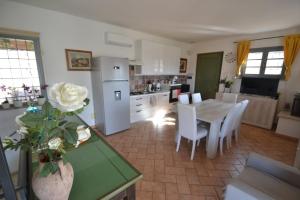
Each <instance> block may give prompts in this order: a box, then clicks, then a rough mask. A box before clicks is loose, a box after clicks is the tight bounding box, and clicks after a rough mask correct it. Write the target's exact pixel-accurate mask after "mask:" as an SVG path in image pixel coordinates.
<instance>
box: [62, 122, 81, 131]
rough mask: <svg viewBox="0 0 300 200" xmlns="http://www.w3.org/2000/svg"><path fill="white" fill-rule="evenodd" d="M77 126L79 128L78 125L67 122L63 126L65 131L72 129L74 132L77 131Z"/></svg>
mask: <svg viewBox="0 0 300 200" xmlns="http://www.w3.org/2000/svg"><path fill="white" fill-rule="evenodd" d="M77 126H79V123H76V122H67V123H66V124H65V126H64V127H65V129H74V130H75V131H76V130H77Z"/></svg>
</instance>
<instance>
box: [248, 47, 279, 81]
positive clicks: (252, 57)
mask: <svg viewBox="0 0 300 200" xmlns="http://www.w3.org/2000/svg"><path fill="white" fill-rule="evenodd" d="M283 59H284V53H283V48H282V47H266V48H257V49H251V50H250V53H249V54H248V60H247V63H246V65H245V68H244V72H243V75H244V76H259V77H278V78H281V77H282V74H283V71H284V68H283V66H284V65H283Z"/></svg>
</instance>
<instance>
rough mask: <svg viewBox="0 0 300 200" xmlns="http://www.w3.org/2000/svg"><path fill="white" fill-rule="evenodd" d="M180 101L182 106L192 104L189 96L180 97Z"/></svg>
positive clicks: (181, 95) (182, 95)
mask: <svg viewBox="0 0 300 200" xmlns="http://www.w3.org/2000/svg"><path fill="white" fill-rule="evenodd" d="M178 101H179V103H181V104H190V100H189V95H187V94H180V95H178Z"/></svg>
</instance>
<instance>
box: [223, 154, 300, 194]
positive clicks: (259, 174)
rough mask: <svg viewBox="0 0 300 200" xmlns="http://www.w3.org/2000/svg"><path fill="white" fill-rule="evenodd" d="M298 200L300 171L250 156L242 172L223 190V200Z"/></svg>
mask: <svg viewBox="0 0 300 200" xmlns="http://www.w3.org/2000/svg"><path fill="white" fill-rule="evenodd" d="M258 199H259V200H275V199H276V200H279V199H280V200H300V171H299V170H298V169H297V168H295V167H291V166H288V165H286V164H284V163H281V162H278V161H275V160H272V159H270V158H267V157H264V156H261V155H259V154H256V153H250V155H249V158H248V160H247V163H246V166H245V169H244V170H243V171H242V173H241V174H240V175H239V176H238V177H236V178H234V179H232V180H231V181H230V182H229V184H228V185H227V186H226V191H225V200H258Z"/></svg>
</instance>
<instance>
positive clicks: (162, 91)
mask: <svg viewBox="0 0 300 200" xmlns="http://www.w3.org/2000/svg"><path fill="white" fill-rule="evenodd" d="M169 92H170V90H161V91H155V92H147V93H141V94H130V96H142V95H153V94H160V93H169Z"/></svg>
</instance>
